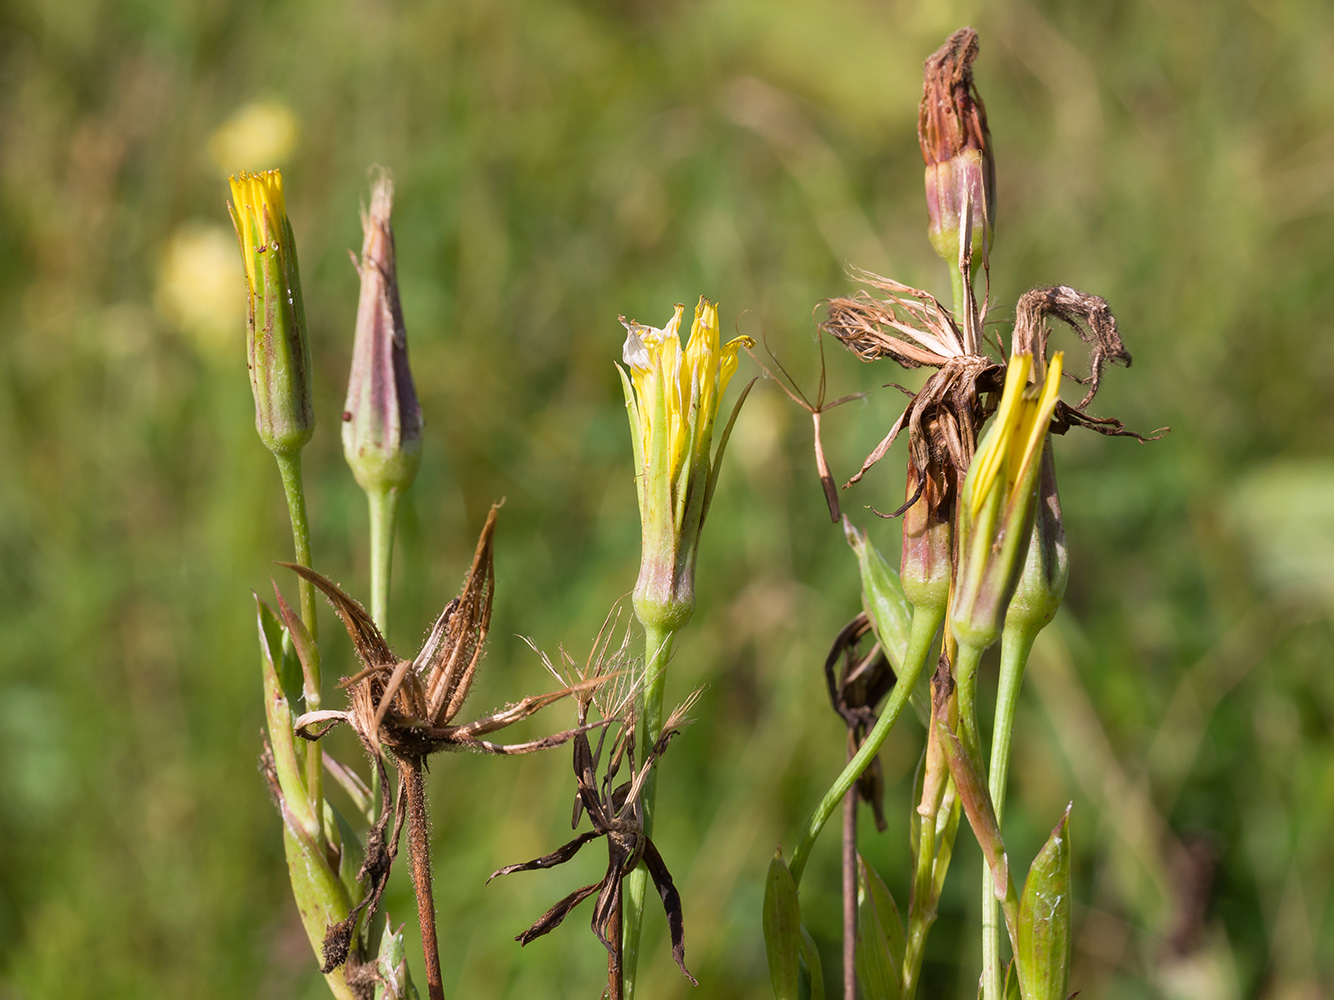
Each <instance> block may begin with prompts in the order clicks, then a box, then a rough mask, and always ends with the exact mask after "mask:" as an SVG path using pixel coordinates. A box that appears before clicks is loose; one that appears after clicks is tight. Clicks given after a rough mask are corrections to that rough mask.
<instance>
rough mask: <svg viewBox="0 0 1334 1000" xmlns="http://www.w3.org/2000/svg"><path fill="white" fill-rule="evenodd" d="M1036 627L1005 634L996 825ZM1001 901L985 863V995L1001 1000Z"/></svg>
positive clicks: (995, 754)
mask: <svg viewBox="0 0 1334 1000" xmlns="http://www.w3.org/2000/svg"><path fill="white" fill-rule="evenodd" d="M1035 638H1037V631H1036V630H1029V629H1026V628H1007V629H1006V630H1005V632H1004V634H1003V635H1002V636H1001V665H1000V681H999V683H998V686H997V689H996V726H995V728H994V729H993V730H992V733H991V767H990V770H989V772H988V776H987V787H988V790H989V791H990V793H991V803H992V806H993V807H994V808H995V810H996V825H997V826H998V827H1000V826H1001V824H1002V823H1003V821H1004V819H1005V785H1006V781H1007V779H1008V777H1009V773H1010V745H1011V740H1012V737H1013V736H1014V710H1015V706H1016V705H1017V704H1018V703H1019V688H1020V686H1021V685H1022V684H1023V680H1024V667H1025V666H1026V665H1027V663H1028V654H1029V652H1030V651H1031V650H1032V649H1033V640H1034V639H1035ZM1002 829H1003V827H1002ZM1000 927H1001V920H1000V902H999V901H998V900H997V899H996V891H995V882H994V881H993V880H992V877H991V869H990V868H988V867H987V866H986V865H983V866H982V995H983V998H984V1000H1001V997H1002V993H1001V990H1002V982H1001V957H1000Z"/></svg>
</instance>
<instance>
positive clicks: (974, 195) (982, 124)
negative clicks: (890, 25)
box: [917, 28, 996, 265]
mask: <svg viewBox="0 0 1334 1000" xmlns="http://www.w3.org/2000/svg"><path fill="white" fill-rule="evenodd" d="M976 58H977V32H976V31H974V30H973V29H972V28H960V29H959V30H958V31H956V32H955V33H954V34H952V35H951V36H950V37H949V39H948V40H947V41H946V42H945V44H944V45H942V46H941V47H940V49H939V50H938V51H937V52H936V53H935V54H934V55H933V56H931V58H930V59H928V60H927V61H926V67H925V71H924V73H923V83H922V104H921V107H920V109H919V110H918V119H917V138H918V141H919V142H920V143H921V147H922V159H923V160H924V161H925V162H926V206H927V214H928V217H929V219H930V222H929V224H928V227H927V233H928V235H929V236H930V238H931V245H932V246H933V247H934V248H935V250H936V253H938V254H940V256H941V257H942V258H943V259H944V260H945V262H946V263H947V264H951V265H953V264H957V263H958V261H959V239H960V230H961V229H963V228H964V227H965V224H967V225H968V226H971V231H972V234H973V235H972V246H971V247H970V249H971V251H972V252H973V253H976V252H978V250H982V251H983V252H985V251H986V248H987V247H989V246H990V244H991V238H992V224H993V220H994V219H995V210H996V164H995V161H994V159H993V158H992V153H991V133H990V131H989V130H988V129H987V110H986V108H985V107H984V106H983V104H982V98H981V96H979V95H978V92H977V86H976V85H975V84H974V83H973V69H972V66H973V60H974V59H976ZM965 212H967V213H968V214H970V215H971V218H967V219H966V218H965Z"/></svg>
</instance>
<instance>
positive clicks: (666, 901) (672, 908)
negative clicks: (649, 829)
mask: <svg viewBox="0 0 1334 1000" xmlns="http://www.w3.org/2000/svg"><path fill="white" fill-rule="evenodd" d="M644 866H645V867H646V868H647V869H648V873H649V875H651V876H652V877H653V886H654V888H656V889H657V890H658V895H659V896H661V897H662V908H663V910H664V911H665V912H666V914H667V929H668V931H669V932H671V935H672V958H674V959H676V964H677V966H678V967H680V969H681V972H682V974H683V975H684V976H685V977H686V978H687V979H689V980H690V982H691V984H692V985H694V986H698V985H699V982H698V981H697V980H696V979H695V977H694V976H692V975H691V974H690V970H689V969H687V968H686V931H685V915H684V914H683V913H682V912H681V894H680V893H679V892H677V891H676V884H675V883H674V882H673V881H672V874H671V872H669V871H668V870H667V863H666V862H665V861H663V860H662V855H661V854H659V853H658V849H657V848H656V847H654V846H653V841H651V840H648V839H647V838H645V840H644Z"/></svg>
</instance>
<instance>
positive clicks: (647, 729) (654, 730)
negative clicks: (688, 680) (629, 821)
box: [622, 624, 676, 1000]
mask: <svg viewBox="0 0 1334 1000" xmlns="http://www.w3.org/2000/svg"><path fill="white" fill-rule="evenodd" d="M675 637H676V633H675V632H673V631H672V630H671V629H665V628H661V627H658V626H655V625H649V624H645V625H644V692H643V695H642V697H641V707H640V711H639V747H640V752H641V753H643V754H646V755H647V754H648V753H649V752H650V751H651V750H652V749H653V744H654V743H656V742H657V739H658V731H659V730H660V729H661V728H662V699H663V692H664V690H665V689H666V684H667V660H668V658H669V657H670V656H671V653H672V640H673V639H674V638H675ZM657 791H658V774H657V768H656V767H655V768H654V769H653V770H652V771H650V772H649V773H648V776H647V777H646V778H645V779H644V789H643V791H642V792H640V797H639V801H640V803H641V805H642V806H643V809H644V835H645V836H652V835H653V817H654V813H655V811H656V798H657ZM647 891H648V869H647V868H645V867H644V866H643V865H642V864H641V865H640V866H639V867H637V868H636V869H635V870H634V871H632V872H631V873H630V874H629V875H628V876H626V879H625V895H626V904H627V905H626V906H625V910H624V925H625V936H624V938H623V943H624V948H623V951H624V954H623V956H622V974H623V976H624V983H625V1000H634V996H635V985H636V982H637V975H638V970H639V938H640V934H641V933H642V932H643V928H644V898H645V894H646V893H647Z"/></svg>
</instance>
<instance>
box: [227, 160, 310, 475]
mask: <svg viewBox="0 0 1334 1000" xmlns="http://www.w3.org/2000/svg"><path fill="white" fill-rule="evenodd" d="M231 189H232V203H231V205H229V206H228V208H229V210H230V212H231V215H232V224H233V225H234V226H235V227H236V238H237V240H238V241H239V243H240V245H241V259H242V260H243V261H244V263H245V279H246V349H247V354H248V360H249V365H250V388H251V390H252V391H253V392H254V395H255V428H256V430H258V431H259V436H260V440H262V441H263V442H264V446H265V447H266V448H268V449H269V451H271V452H273V453H274V454H275V455H284V456H293V455H296V454H298V453H299V452H300V451H301V449H302V448H303V447H305V444H306V442H307V441H309V440H310V436H311V435H312V434H313V433H314V432H315V411H314V409H313V407H312V406H311V401H310V368H311V366H310V342H309V340H308V338H307V337H306V311H305V306H304V305H303V304H302V301H301V275H300V272H299V271H298V269H297V261H296V240H295V238H294V237H293V236H292V225H291V223H290V222H288V221H287V209H286V206H285V203H284V200H283V179H282V174H281V173H279V172H278V171H277V170H266V171H264V172H263V173H258V174H248V173H246V172H245V171H241V173H240V174H239V175H238V176H236V177H233V178H231Z"/></svg>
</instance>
